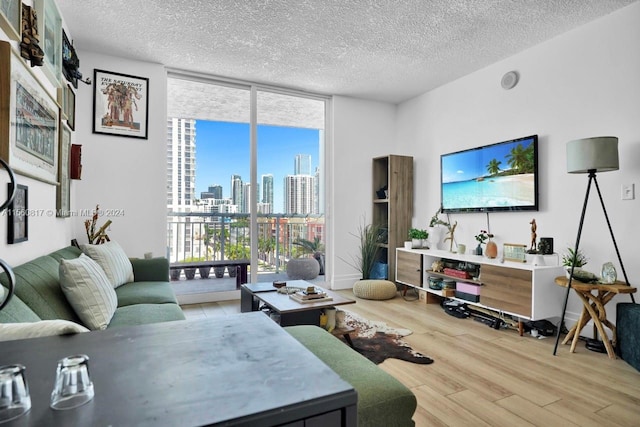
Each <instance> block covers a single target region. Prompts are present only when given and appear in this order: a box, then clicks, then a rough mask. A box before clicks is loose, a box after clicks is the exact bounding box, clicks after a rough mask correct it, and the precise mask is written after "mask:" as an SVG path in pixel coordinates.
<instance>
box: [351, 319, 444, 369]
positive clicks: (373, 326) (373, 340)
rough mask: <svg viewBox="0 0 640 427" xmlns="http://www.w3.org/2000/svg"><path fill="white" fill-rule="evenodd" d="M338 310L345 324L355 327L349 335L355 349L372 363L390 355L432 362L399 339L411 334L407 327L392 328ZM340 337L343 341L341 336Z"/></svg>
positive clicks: (425, 362)
mask: <svg viewBox="0 0 640 427" xmlns="http://www.w3.org/2000/svg"><path fill="white" fill-rule="evenodd" d="M340 311H344V312H345V324H346V326H348V327H351V328H354V329H355V331H354V332H351V334H350V336H351V341H352V342H353V346H354V347H355V349H356V351H358V352H359V353H360V354H362V355H363V356H364V357H366V358H367V359H369V360H371V361H372V362H373V363H375V364H379V363H382V362H384V361H385V359H388V358H390V357H391V358H394V359H400V360H405V361H407V362H412V363H420V364H423V365H428V364H430V363H433V359H431V358H429V357H427V356H425V355H423V354H420V353H418V352H417V351H415V350H413V349H412V348H411V346H410V345H409V344H407V343H406V342H404V341H402V340H401V338H402V337H405V336H407V335H411V333H412V332H411V331H410V330H409V329H396V328H392V327H390V326H389V325H387V324H386V323H384V322H381V321H376V320H368V319H365V318H364V317H362V316H359V315H358V314H356V313H352V312H350V311H347V310H340ZM340 339H342V340H343V341H345V339H344V338H343V337H340Z"/></svg>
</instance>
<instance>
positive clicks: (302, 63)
mask: <svg viewBox="0 0 640 427" xmlns="http://www.w3.org/2000/svg"><path fill="white" fill-rule="evenodd" d="M634 1H637V0H535V1H534V0H433V1H431V0H409V1H398V0H395V1H394V0H353V1H347V0H344V1H341V0H299V1H287V0H253V1H252V0H247V1H240V0H236V1H232V0H211V1H205V0H108V1H107V0H56V2H57V4H58V5H59V8H60V11H61V13H62V15H63V17H64V20H65V23H66V26H67V28H68V30H69V33H70V35H71V37H72V38H73V39H74V44H75V46H76V48H77V49H80V50H87V51H94V52H99V53H103V54H107V55H114V56H118V57H125V58H135V59H138V60H142V61H149V62H155V63H161V64H164V65H165V66H167V67H170V68H177V69H184V70H190V71H197V72H202V73H207V74H211V75H216V76H223V77H229V78H234V79H241V80H248V81H253V82H258V83H266V84H271V85H277V86H284V87H289V88H294V89H301V90H306V91H311V92H318V93H323V94H338V95H348V96H354V97H359V98H365V99H374V100H381V101H387V102H392V103H398V102H401V101H403V100H406V99H409V98H412V97H414V96H416V95H418V94H420V93H423V92H426V91H428V90H431V89H433V88H435V87H438V86H440V85H443V84H445V83H448V82H450V81H452V80H455V79H457V78H459V77H462V76H464V75H467V74H469V73H472V72H474V71H476V70H479V69H481V68H483V67H486V66H488V65H490V64H492V63H494V62H497V61H499V60H501V59H504V58H507V57H509V56H511V55H514V54H516V53H518V52H520V51H522V50H524V49H527V48H529V47H531V46H534V45H536V44H539V43H541V42H543V41H545V40H548V39H550V38H553V37H555V36H557V35H559V34H561V33H563V32H566V31H569V30H571V29H573V28H575V27H578V26H580V25H583V24H585V23H587V22H589V21H592V20H594V19H596V18H599V17H601V16H603V15H606V14H608V13H611V12H613V11H614V10H616V9H619V8H621V7H624V6H626V5H628V4H630V3H634ZM80 61H81V62H80V64H81V66H82V58H80ZM81 69H82V67H81ZM505 71H507V70H505ZM84 73H85V74H89V73H88V72H87V70H84Z"/></svg>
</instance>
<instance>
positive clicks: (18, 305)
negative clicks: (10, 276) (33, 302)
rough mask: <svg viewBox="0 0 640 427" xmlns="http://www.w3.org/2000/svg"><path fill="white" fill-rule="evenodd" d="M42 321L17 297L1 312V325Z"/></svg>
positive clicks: (12, 298) (13, 297)
mask: <svg viewBox="0 0 640 427" xmlns="http://www.w3.org/2000/svg"><path fill="white" fill-rule="evenodd" d="M5 289H6V288H5ZM40 320H42V319H40V318H39V317H38V315H37V314H35V313H34V312H33V310H31V309H30V308H29V307H28V306H27V305H26V304H25V303H24V302H22V300H21V299H20V298H18V297H17V296H15V295H13V296H12V297H11V301H9V304H7V305H6V306H5V307H4V308H3V309H2V310H0V323H22V322H39V321H40Z"/></svg>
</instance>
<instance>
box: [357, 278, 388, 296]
mask: <svg viewBox="0 0 640 427" xmlns="http://www.w3.org/2000/svg"><path fill="white" fill-rule="evenodd" d="M396 293H397V289H396V284H395V283H393V282H390V281H388V280H358V281H357V282H356V283H355V284H354V285H353V294H354V295H355V296H357V297H358V298H362V299H374V300H385V299H391V298H395V296H396Z"/></svg>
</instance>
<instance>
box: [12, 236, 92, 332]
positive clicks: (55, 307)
mask: <svg viewBox="0 0 640 427" xmlns="http://www.w3.org/2000/svg"><path fill="white" fill-rule="evenodd" d="M81 253H82V252H80V250H79V249H77V248H74V247H68V248H64V249H60V250H58V251H55V252H53V253H51V254H49V255H44V256H41V257H38V258H35V259H33V260H31V261H29V262H27V263H24V264H21V265H19V266H17V267H14V268H13V273H14V274H15V276H16V287H15V295H16V296H18V297H19V298H20V299H21V300H22V301H23V302H24V303H25V304H27V305H28V306H29V308H31V310H33V312H35V313H36V314H37V315H38V317H40V319H41V320H53V319H62V320H71V321H72V322H76V323H82V322H81V321H80V319H79V318H78V316H77V315H76V313H75V311H74V310H73V307H71V305H70V304H69V302H68V301H67V298H66V297H65V296H64V293H63V292H62V288H61V287H60V283H59V275H58V268H59V264H60V259H63V258H64V259H73V258H77V257H78V256H80V254H81ZM0 280H6V278H0ZM3 283H4V282H3Z"/></svg>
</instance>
